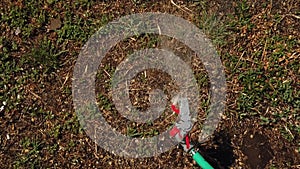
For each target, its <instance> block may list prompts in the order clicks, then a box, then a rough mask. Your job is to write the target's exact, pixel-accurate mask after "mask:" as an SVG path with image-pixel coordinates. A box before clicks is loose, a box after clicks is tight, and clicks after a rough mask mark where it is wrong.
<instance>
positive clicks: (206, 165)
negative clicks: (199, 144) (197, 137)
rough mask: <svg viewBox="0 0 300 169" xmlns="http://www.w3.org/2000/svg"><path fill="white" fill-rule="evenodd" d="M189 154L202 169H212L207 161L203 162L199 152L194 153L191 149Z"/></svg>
mask: <svg viewBox="0 0 300 169" xmlns="http://www.w3.org/2000/svg"><path fill="white" fill-rule="evenodd" d="M190 154H191V155H192V157H193V159H194V160H195V161H196V163H197V164H198V165H199V166H200V167H201V168H202V169H214V168H213V167H212V166H211V165H210V164H209V163H208V162H207V161H205V159H204V158H203V157H202V156H201V154H200V153H199V152H197V151H195V150H194V149H191V150H190Z"/></svg>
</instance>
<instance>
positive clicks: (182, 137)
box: [170, 98, 213, 169]
mask: <svg viewBox="0 0 300 169" xmlns="http://www.w3.org/2000/svg"><path fill="white" fill-rule="evenodd" d="M178 101H179V109H178V108H176V104H177V99H175V100H174V101H173V103H172V105H171V109H172V111H173V112H174V113H176V114H178V115H179V121H178V122H176V124H175V126H174V127H173V128H172V129H171V131H170V136H171V137H173V138H175V139H176V141H177V142H179V144H180V145H181V146H182V147H183V149H184V151H185V152H187V153H189V154H190V155H191V156H192V158H193V159H194V160H195V161H196V163H197V164H198V165H199V166H200V167H201V168H202V169H213V167H212V166H211V165H210V164H209V163H208V162H207V161H206V160H205V159H204V158H203V157H202V155H201V154H200V153H199V152H198V151H196V150H195V148H194V145H193V144H192V143H191V142H190V139H189V136H188V131H190V129H191V128H192V122H191V117H190V109H189V104H188V99H187V98H180V99H179V100H178Z"/></svg>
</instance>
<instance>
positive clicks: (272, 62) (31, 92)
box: [0, 0, 300, 168]
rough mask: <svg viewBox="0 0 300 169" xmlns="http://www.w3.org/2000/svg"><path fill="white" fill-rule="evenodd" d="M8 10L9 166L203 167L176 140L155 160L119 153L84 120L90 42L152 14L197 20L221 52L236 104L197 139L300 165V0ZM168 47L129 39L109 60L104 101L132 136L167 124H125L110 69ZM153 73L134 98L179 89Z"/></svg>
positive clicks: (234, 160) (7, 4)
mask: <svg viewBox="0 0 300 169" xmlns="http://www.w3.org/2000/svg"><path fill="white" fill-rule="evenodd" d="M0 7H1V9H0V13H1V18H0V19H1V22H0V28H1V30H2V31H1V37H0V42H1V43H0V50H1V53H0V79H1V80H0V127H1V130H0V145H1V147H0V168H197V165H196V164H195V163H194V162H193V161H192V158H191V157H190V156H189V155H187V154H186V153H185V152H184V151H183V150H182V149H181V148H176V147H175V148H173V149H172V150H170V151H168V152H166V153H163V154H161V155H160V156H157V157H152V158H144V159H125V158H122V157H118V156H115V155H113V154H112V153H110V152H107V151H105V150H104V149H102V148H101V147H99V146H97V145H96V144H95V143H94V142H93V141H92V140H91V139H90V138H89V137H88V136H87V135H86V134H85V132H84V130H83V129H82V128H81V127H80V125H79V122H78V119H77V117H76V114H75V111H74V108H73V104H72V94H71V91H72V89H71V82H72V73H73V68H74V65H75V62H76V59H77V57H78V54H79V52H80V49H81V47H83V45H84V43H85V42H86V41H87V40H88V38H89V37H90V36H91V35H92V34H93V33H95V32H96V31H97V30H98V29H99V28H100V27H101V26H103V25H105V24H106V23H108V22H110V21H112V20H113V19H116V18H118V17H121V16H124V15H128V14H133V13H141V12H162V13H169V14H173V15H176V16H180V17H182V18H184V19H186V20H189V21H190V22H192V23H193V24H194V25H196V26H198V27H199V28H201V29H202V30H203V31H204V32H205V33H206V34H207V36H208V37H209V38H210V39H211V40H212V42H213V44H214V45H215V47H216V49H217V51H218V53H219V54H220V56H221V60H222V63H223V65H224V67H225V72H226V78H227V87H228V90H227V94H228V96H227V103H226V106H227V107H226V112H225V116H224V118H223V119H222V122H221V123H220V126H219V128H218V130H217V131H216V132H215V134H214V136H213V137H212V138H211V139H210V141H208V142H205V143H201V144H199V145H198V148H199V150H200V151H201V152H202V154H203V155H204V156H205V157H206V159H207V160H208V161H210V162H211V163H212V164H213V165H214V166H215V167H216V168H222V167H223V168H299V167H300V160H299V159H300V155H299V151H300V137H299V136H300V1H299V0H287V1H264V0H258V1H254V2H252V1H247V0H242V1H239V2H236V1H226V2H225V1H221V0H213V1H207V0H203V1H200V0H193V1H177V0H173V1H171V0H164V1H159V2H157V1H154V0H153V1H150V0H149V1H140V0H128V1H123V0H122V1H115V2H109V1H102V2H98V1H93V2H90V1H87V0H73V1H58V0H47V1H35V0H16V1H14V2H11V1H7V0H2V1H1V2H0ZM172 43H173V41H169V42H168V43H167V44H164V45H168V44H169V46H168V47H169V48H170V49H172V50H173V51H174V52H175V53H176V54H178V55H179V56H184V54H186V51H185V50H181V49H180V50H178V48H175V47H174V46H172ZM170 44H171V45H170ZM161 45H162V44H161V43H160V39H159V37H158V36H155V35H152V36H147V35H145V36H139V37H135V38H132V39H128V40H126V41H122V42H121V43H119V44H117V45H116V46H115V47H114V48H113V49H112V50H111V51H110V52H109V54H108V55H107V56H106V57H105V58H104V60H103V62H102V64H101V66H100V67H99V72H98V74H97V81H96V89H97V96H98V101H99V108H101V110H103V112H104V113H105V115H106V119H107V120H108V121H109V122H110V123H111V124H112V125H116V124H118V125H122V126H123V128H124V131H123V132H124V134H127V135H131V136H137V137H142V136H149V135H155V134H157V133H159V132H160V131H163V129H164V127H166V125H167V124H166V122H164V119H162V118H161V119H159V120H157V122H156V123H155V124H153V125H151V126H150V125H148V126H147V125H146V126H137V125H135V124H134V123H133V122H126V123H123V121H124V119H122V118H117V117H119V116H118V115H117V116H114V114H115V113H114V112H117V111H116V109H115V107H114V105H113V103H112V101H111V93H110V92H109V91H110V83H109V80H110V77H111V76H110V75H112V74H113V72H114V71H115V69H116V67H117V65H118V64H119V63H120V61H122V59H124V58H126V55H127V54H128V53H130V52H132V51H133V50H138V49H141V48H148V47H161ZM172 47H173V48H172ZM195 63H197V64H199V66H195V67H193V71H194V74H195V77H196V80H197V82H198V84H199V86H200V87H201V89H203V90H202V91H201V92H203V93H202V94H203V99H202V105H201V107H202V109H201V110H202V111H203V112H206V111H208V101H207V98H208V87H209V79H208V77H207V75H206V72H205V70H204V69H203V66H202V63H198V61H197V60H195ZM145 73H147V77H146V78H145V76H144V74H143V73H141V74H139V75H138V76H136V77H135V81H134V82H132V83H131V88H132V89H135V90H132V92H131V93H130V97H131V101H132V102H133V103H134V106H136V107H138V108H139V109H141V110H144V109H146V108H147V106H148V104H147V103H148V95H147V90H146V89H148V88H156V87H161V86H163V88H162V89H163V90H165V91H167V92H168V91H170V90H172V89H173V88H176V85H175V84H173V83H172V79H170V77H169V76H168V75H167V74H165V73H161V72H156V71H155V70H148V71H147V72H145ZM137 98H140V99H137ZM135 100H138V101H137V102H134V101H135ZM200 116H201V113H199V118H200ZM173 119H174V118H173ZM122 120H123V121H122ZM200 127H201V124H200V123H197V124H196V125H195V126H194V128H193V130H192V131H191V133H190V134H191V138H192V140H193V141H197V136H198V135H199V129H200Z"/></svg>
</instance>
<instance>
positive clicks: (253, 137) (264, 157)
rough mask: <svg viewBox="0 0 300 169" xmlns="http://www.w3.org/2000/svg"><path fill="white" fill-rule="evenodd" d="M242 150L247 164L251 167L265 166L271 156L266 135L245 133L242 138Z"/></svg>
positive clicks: (255, 168) (256, 168)
mask: <svg viewBox="0 0 300 169" xmlns="http://www.w3.org/2000/svg"><path fill="white" fill-rule="evenodd" d="M243 143H244V144H243V146H242V151H243V153H244V154H245V155H246V156H247V164H248V165H249V166H250V167H251V168H253V169H260V168H265V166H266V165H267V164H268V163H269V161H270V160H271V159H272V158H273V151H272V149H271V146H270V144H269V140H268V138H267V137H266V136H264V135H262V134H259V133H247V134H246V135H245V137H244V140H243Z"/></svg>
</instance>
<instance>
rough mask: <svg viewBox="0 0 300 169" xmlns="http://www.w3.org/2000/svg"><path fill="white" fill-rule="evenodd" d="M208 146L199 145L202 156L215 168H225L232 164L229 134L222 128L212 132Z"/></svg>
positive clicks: (232, 155)
mask: <svg viewBox="0 0 300 169" xmlns="http://www.w3.org/2000/svg"><path fill="white" fill-rule="evenodd" d="M211 142H212V144H211V145H210V146H201V145H200V146H199V150H200V152H201V153H202V155H203V157H204V158H205V159H206V160H207V161H208V162H209V163H210V164H211V165H212V166H213V167H214V168H215V169H227V168H230V166H231V165H232V164H233V162H234V160H235V157H234V153H233V147H232V144H231V136H230V135H229V134H228V133H227V132H226V131H224V130H222V131H220V132H217V133H215V134H214V138H213V139H212V141H211Z"/></svg>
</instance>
